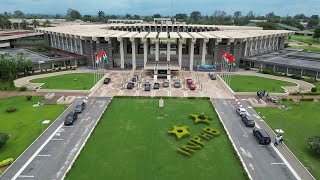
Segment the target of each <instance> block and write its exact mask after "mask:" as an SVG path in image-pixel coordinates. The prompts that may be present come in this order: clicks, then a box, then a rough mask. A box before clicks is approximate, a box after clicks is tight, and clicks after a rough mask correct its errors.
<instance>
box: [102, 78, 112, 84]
mask: <svg viewBox="0 0 320 180" xmlns="http://www.w3.org/2000/svg"><path fill="white" fill-rule="evenodd" d="M109 83H111V79H110V78H104V80H103V84H109Z"/></svg>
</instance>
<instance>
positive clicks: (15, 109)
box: [6, 107, 17, 113]
mask: <svg viewBox="0 0 320 180" xmlns="http://www.w3.org/2000/svg"><path fill="white" fill-rule="evenodd" d="M16 111H17V108H15V107H9V108H8V109H6V112H8V113H12V112H16Z"/></svg>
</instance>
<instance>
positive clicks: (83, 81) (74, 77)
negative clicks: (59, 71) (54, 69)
mask: <svg viewBox="0 0 320 180" xmlns="http://www.w3.org/2000/svg"><path fill="white" fill-rule="evenodd" d="M93 77H94V74H91V73H83V74H64V75H59V76H52V77H46V78H39V79H33V80H31V82H33V83H45V84H44V85H43V86H41V88H42V89H66V90H89V89H91V88H92V87H93V85H94V82H93Z"/></svg>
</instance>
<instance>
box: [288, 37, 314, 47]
mask: <svg viewBox="0 0 320 180" xmlns="http://www.w3.org/2000/svg"><path fill="white" fill-rule="evenodd" d="M291 40H296V41H300V42H304V43H310V44H312V45H319V46H320V42H319V41H316V40H314V38H313V37H312V36H300V35H292V36H291Z"/></svg>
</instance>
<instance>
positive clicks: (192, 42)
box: [190, 39, 195, 71]
mask: <svg viewBox="0 0 320 180" xmlns="http://www.w3.org/2000/svg"><path fill="white" fill-rule="evenodd" d="M190 42H191V43H190V71H193V58H194V43H195V40H194V39H191V40H190Z"/></svg>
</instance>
